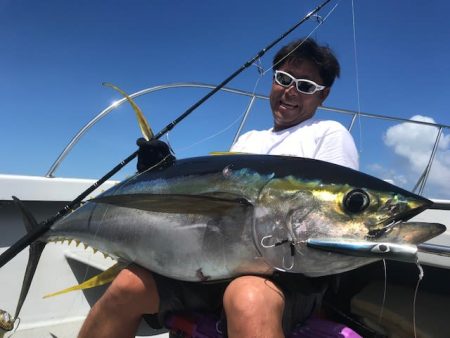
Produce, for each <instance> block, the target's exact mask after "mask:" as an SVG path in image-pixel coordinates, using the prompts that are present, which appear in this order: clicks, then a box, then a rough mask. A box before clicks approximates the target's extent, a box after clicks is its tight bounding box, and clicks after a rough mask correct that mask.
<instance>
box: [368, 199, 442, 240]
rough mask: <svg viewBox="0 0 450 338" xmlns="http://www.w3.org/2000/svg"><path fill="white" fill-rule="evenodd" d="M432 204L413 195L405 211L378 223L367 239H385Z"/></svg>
mask: <svg viewBox="0 0 450 338" xmlns="http://www.w3.org/2000/svg"><path fill="white" fill-rule="evenodd" d="M412 195H413V194H412ZM432 204H433V202H432V201H430V200H429V199H427V198H425V197H422V196H419V195H414V198H411V199H409V200H408V202H407V204H406V210H404V211H401V212H399V213H396V214H395V215H393V216H391V217H389V218H387V219H385V220H383V221H382V222H380V223H378V224H377V228H376V229H371V230H369V232H368V234H367V239H369V240H377V239H380V238H382V237H385V236H386V235H387V234H388V233H389V232H390V231H391V230H392V229H395V228H396V227H398V226H399V225H401V224H405V223H406V221H408V220H409V219H411V218H413V217H414V216H416V215H418V214H420V213H421V212H422V211H424V210H426V209H428V208H429V207H430V206H431V205H432ZM380 226H381V227H380ZM444 231H445V230H444Z"/></svg>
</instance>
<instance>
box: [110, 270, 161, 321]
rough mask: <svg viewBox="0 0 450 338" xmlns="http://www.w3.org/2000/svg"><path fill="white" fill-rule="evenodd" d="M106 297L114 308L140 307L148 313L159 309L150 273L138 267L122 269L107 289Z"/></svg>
mask: <svg viewBox="0 0 450 338" xmlns="http://www.w3.org/2000/svg"><path fill="white" fill-rule="evenodd" d="M107 295H108V296H107V297H108V298H109V301H112V303H114V305H115V306H118V305H134V306H142V307H144V308H146V309H147V310H148V311H149V313H152V312H153V310H155V309H156V310H157V309H158V307H159V296H158V290H157V287H156V283H155V280H154V278H153V276H152V273H151V272H150V271H148V270H145V269H143V268H140V267H138V266H130V267H128V268H125V269H123V270H122V271H121V272H120V273H119V274H118V275H117V277H116V278H115V279H114V281H113V282H112V284H111V285H110V287H109V288H108V291H107Z"/></svg>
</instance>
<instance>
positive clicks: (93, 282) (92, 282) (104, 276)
mask: <svg viewBox="0 0 450 338" xmlns="http://www.w3.org/2000/svg"><path fill="white" fill-rule="evenodd" d="M125 266H126V265H124V264H122V263H117V264H114V265H113V266H112V267H110V268H109V269H108V270H105V271H103V272H101V273H100V274H98V275H96V276H94V277H92V278H90V279H88V280H87V281H85V282H83V283H81V284H78V285H74V286H71V287H69V288H66V289H64V290H61V291H57V292H54V293H50V294H47V295H45V296H44V298H50V297H54V296H59V295H62V294H65V293H68V292H71V291H78V290H85V289H91V288H94V287H96V286H101V285H105V284H108V283H110V282H112V280H113V279H114V278H116V276H117V275H118V274H119V272H120V271H122V269H123V268H125Z"/></svg>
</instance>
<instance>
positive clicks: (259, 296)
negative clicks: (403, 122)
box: [223, 276, 285, 338]
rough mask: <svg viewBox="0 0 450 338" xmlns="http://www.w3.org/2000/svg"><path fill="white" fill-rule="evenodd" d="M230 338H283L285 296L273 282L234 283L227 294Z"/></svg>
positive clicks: (244, 279) (245, 279)
mask: <svg viewBox="0 0 450 338" xmlns="http://www.w3.org/2000/svg"><path fill="white" fill-rule="evenodd" d="M223 303H224V309H225V314H226V316H227V328H228V336H229V337H230V338H236V337H241V338H244V337H252V338H256V337H257V338H263V337H267V338H282V337H284V334H283V328H282V318H283V310H284V304H285V302H284V295H283V292H282V291H281V290H280V289H279V288H278V287H277V286H276V285H275V284H273V283H272V282H271V281H269V280H267V279H265V278H263V277H256V276H244V277H239V278H236V279H235V280H233V281H232V282H231V283H230V285H229V286H228V287H227V289H226V290H225V294H224V299H223Z"/></svg>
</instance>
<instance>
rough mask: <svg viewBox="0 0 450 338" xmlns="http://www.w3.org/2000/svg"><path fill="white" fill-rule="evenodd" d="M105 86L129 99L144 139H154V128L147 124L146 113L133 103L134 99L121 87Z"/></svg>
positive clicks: (109, 84)
mask: <svg viewBox="0 0 450 338" xmlns="http://www.w3.org/2000/svg"><path fill="white" fill-rule="evenodd" d="M103 85H104V86H108V87H111V88H112V89H115V90H117V91H118V92H119V93H120V94H122V95H123V96H124V97H125V98H126V99H127V101H128V102H129V103H130V104H131V106H132V107H133V110H134V112H135V113H136V118H137V120H138V124H139V128H140V129H141V132H142V135H143V136H144V138H145V139H146V140H147V141H149V140H150V139H152V138H153V131H152V128H150V125H149V124H148V122H147V120H146V118H145V116H144V113H143V112H142V110H141V109H140V108H139V107H138V105H137V104H136V103H135V102H134V101H133V99H132V98H131V97H130V96H128V94H127V93H125V92H124V91H123V90H122V89H120V88H119V87H117V86H115V85H113V84H112V83H108V82H104V83H103Z"/></svg>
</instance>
